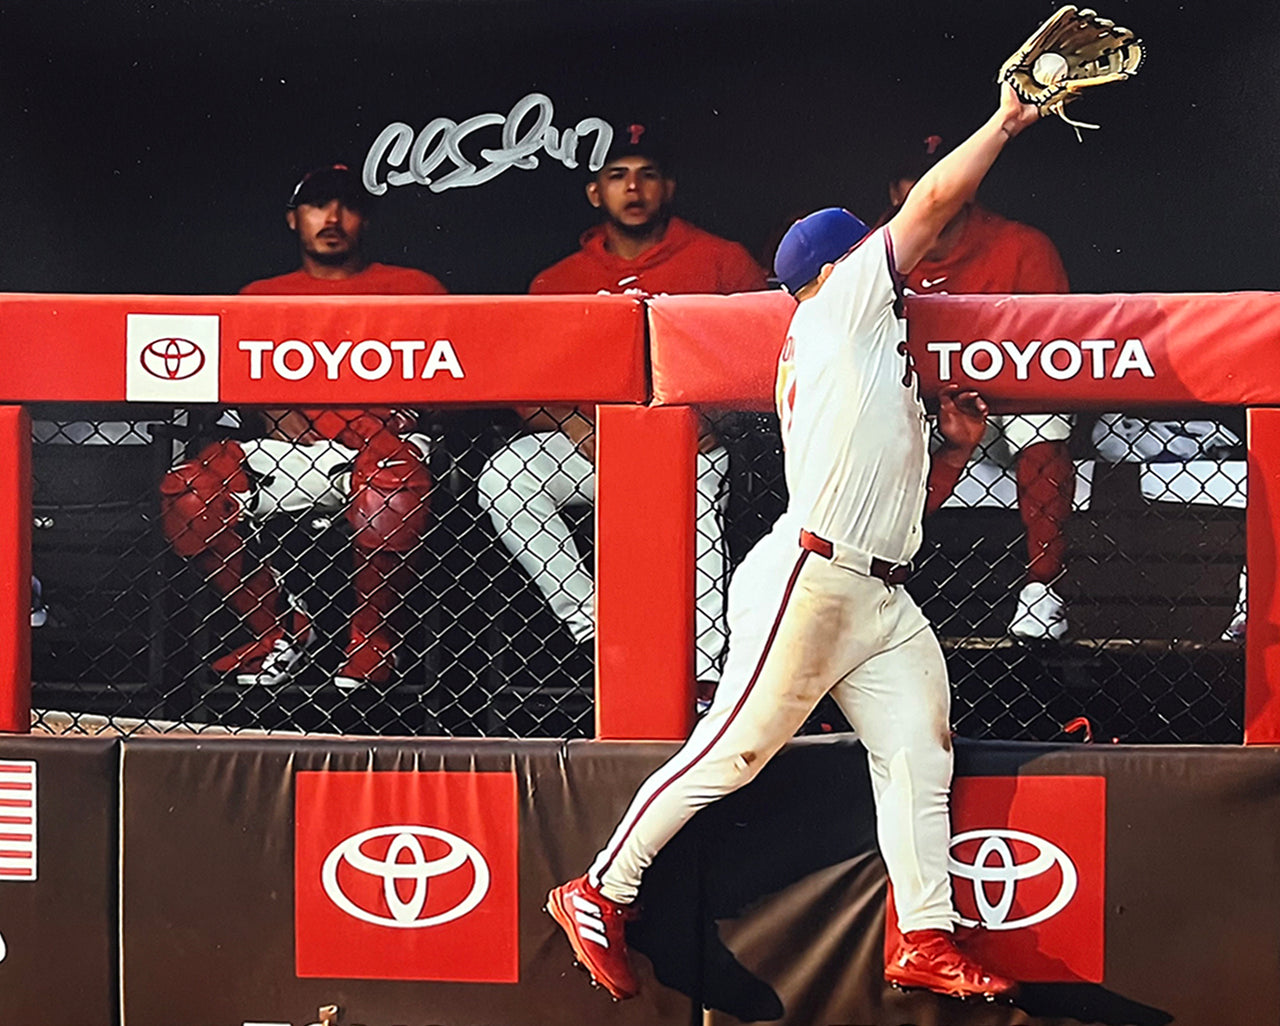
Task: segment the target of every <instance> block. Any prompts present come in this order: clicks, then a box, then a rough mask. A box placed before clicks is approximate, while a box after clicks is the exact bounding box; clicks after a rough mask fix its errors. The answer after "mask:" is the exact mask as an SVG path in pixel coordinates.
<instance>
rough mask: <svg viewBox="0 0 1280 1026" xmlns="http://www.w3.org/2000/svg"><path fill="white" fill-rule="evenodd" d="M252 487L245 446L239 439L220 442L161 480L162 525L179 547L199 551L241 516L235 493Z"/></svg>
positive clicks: (188, 552)
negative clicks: (246, 467) (246, 472)
mask: <svg viewBox="0 0 1280 1026" xmlns="http://www.w3.org/2000/svg"><path fill="white" fill-rule="evenodd" d="M248 490H249V478H248V475H246V474H245V471H244V449H242V448H241V447H240V444H239V443H238V442H214V443H213V444H212V445H210V446H207V447H206V448H205V449H203V450H202V451H201V452H200V454H199V455H198V456H197V457H196V458H195V459H193V460H188V461H187V462H186V463H181V464H179V465H178V466H176V467H174V468H173V469H172V470H171V471H169V473H167V474H165V476H164V477H163V478H162V479H161V481H160V524H161V526H162V527H163V529H164V533H165V537H166V538H168V539H169V543H170V544H171V545H172V546H173V550H174V551H175V552H176V553H178V555H180V556H195V555H198V554H199V553H201V552H204V551H205V550H206V549H208V548H209V546H210V545H211V544H212V543H213V540H214V539H215V538H216V537H217V536H218V535H219V534H221V533H222V532H223V531H225V530H227V529H228V528H230V527H232V526H234V525H235V523H236V522H237V521H238V520H239V519H240V512H241V505H240V499H239V498H238V497H237V496H236V494H235V493H236V492H247V491H248Z"/></svg>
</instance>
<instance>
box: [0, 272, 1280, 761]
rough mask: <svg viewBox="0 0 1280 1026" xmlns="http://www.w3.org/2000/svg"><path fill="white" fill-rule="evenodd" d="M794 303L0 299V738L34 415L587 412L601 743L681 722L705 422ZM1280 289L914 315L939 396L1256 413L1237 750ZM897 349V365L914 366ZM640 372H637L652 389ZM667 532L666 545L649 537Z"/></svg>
mask: <svg viewBox="0 0 1280 1026" xmlns="http://www.w3.org/2000/svg"><path fill="white" fill-rule="evenodd" d="M791 306H792V301H791V300H790V299H789V298H788V297H786V296H785V295H782V294H780V293H763V294H752V295H743V296H732V297H720V296H662V297H656V298H652V299H649V300H647V301H643V302H642V301H640V300H637V299H634V298H631V297H616V296H612V297H611V296H591V297H523V296H522V297H424V298H420V299H419V298H406V297H359V298H354V299H353V298H349V297H342V298H338V297H332V298H329V297H326V298H321V299H316V298H307V297H219V296H212V297H160V296H60V295H14V294H10V295H5V296H2V297H0V403H5V404H8V405H5V406H3V407H0V632H2V633H0V638H3V642H4V643H3V644H0V729H3V730H9V731H16V732H21V731H25V730H27V729H28V728H29V723H30V631H29V626H28V603H27V582H28V580H29V577H30V530H31V505H30V502H31V496H30V424H29V420H28V417H27V415H26V413H25V411H24V410H23V409H22V405H23V404H25V403H35V402H48V401H60V402H87V403H92V402H121V401H129V402H170V403H175V404H191V403H223V404H232V405H255V404H256V405H275V406H281V405H287V406H299V405H311V406H314V405H325V404H339V403H340V404H342V405H343V406H374V405H412V406H465V405H470V406H494V407H500V406H510V405H521V404H536V403H540V402H556V403H576V404H587V403H594V404H596V405H597V406H598V407H599V410H598V421H597V431H598V445H597V502H596V514H595V516H596V532H597V545H596V595H597V600H596V601H597V635H596V691H597V700H596V727H597V729H596V735H597V737H600V738H655V739H656V738H679V737H683V736H684V735H685V734H686V733H687V730H688V727H689V719H690V715H691V711H690V710H691V702H690V700H689V696H690V691H691V687H692V665H691V663H692V638H693V608H694V602H693V579H694V558H693V553H694V528H693V509H694V501H695V500H694V452H695V449H696V444H697V416H696V411H697V410H701V409H706V410H714V409H767V408H769V407H770V406H771V403H772V388H773V367H774V363H775V361H776V354H777V351H778V347H779V346H780V344H781V341H782V339H783V336H784V335H785V329H786V322H787V317H788V315H789V312H790V309H791ZM1277 313H1280V295H1277V294H1273V293H1232V294H1220V295H1219V294H1215V295H1162V294H1161V295H1149V294H1147V295H1107V296H1085V295H1078V296H1022V297H1007V296H967V297H928V298H915V299H912V300H910V301H909V302H908V305H907V314H908V317H909V323H910V338H909V353H910V362H911V363H912V364H913V367H914V370H915V371H916V372H917V373H918V374H919V376H920V379H921V387H922V389H923V391H924V394H925V395H930V394H932V392H933V391H935V390H936V388H937V386H938V384H939V382H940V381H941V380H955V381H959V382H962V383H968V384H972V385H974V386H975V387H978V388H980V389H981V390H982V392H983V394H984V395H986V396H987V397H988V399H989V400H990V401H991V403H992V406H993V408H994V409H996V410H998V411H1044V410H1103V409H1124V408H1126V407H1130V406H1150V405H1161V404H1177V405H1180V406H1188V405H1197V404H1205V405H1210V404H1212V405H1234V406H1246V407H1249V408H1250V409H1249V411H1248V425H1249V432H1248V446H1249V479H1250V480H1249V496H1248V514H1247V531H1248V543H1247V549H1248V563H1249V566H1250V568H1251V571H1250V574H1249V581H1248V587H1249V609H1250V621H1249V631H1248V638H1247V642H1246V697H1245V732H1244V736H1245V741H1246V743H1274V742H1277V741H1280V689H1278V688H1277V686H1276V683H1275V679H1276V677H1277V675H1280V631H1277V627H1276V625H1277V623H1278V622H1280V611H1277V610H1276V608H1275V597H1274V595H1275V590H1276V589H1275V579H1276V558H1277V556H1276V552H1277V544H1276V535H1277V524H1276V518H1277V515H1280V512H1278V510H1277V509H1273V504H1274V503H1275V500H1274V499H1273V498H1272V494H1273V493H1274V492H1275V490H1276V486H1275V481H1276V479H1277V476H1278V475H1280V411H1277V410H1272V409H1267V408H1266V407H1267V406H1270V405H1280V352H1277V350H1276V347H1275V344H1274V339H1273V337H1272V329H1271V327H1270V325H1271V323H1272V322H1273V320H1274V318H1275V317H1276V315H1277ZM905 348H906V347H904V356H903V360H904V372H905V371H906V367H907V362H908V356H907V352H906V351H905ZM647 371H648V373H647ZM656 525H661V529H655V526H656Z"/></svg>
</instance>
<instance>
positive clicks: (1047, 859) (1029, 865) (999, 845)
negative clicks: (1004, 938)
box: [947, 829, 1080, 930]
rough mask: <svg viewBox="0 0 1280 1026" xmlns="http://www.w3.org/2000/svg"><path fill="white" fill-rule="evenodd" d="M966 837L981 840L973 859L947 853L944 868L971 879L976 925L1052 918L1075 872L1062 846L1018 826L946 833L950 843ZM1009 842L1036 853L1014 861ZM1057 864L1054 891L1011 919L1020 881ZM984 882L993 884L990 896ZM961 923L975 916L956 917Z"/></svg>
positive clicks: (1004, 926)
mask: <svg viewBox="0 0 1280 1026" xmlns="http://www.w3.org/2000/svg"><path fill="white" fill-rule="evenodd" d="M966 841H981V842H982V843H981V844H979V845H978V847H977V851H976V852H975V853H974V856H973V861H972V862H960V861H958V860H957V859H956V858H955V857H954V856H952V855H948V857H947V863H948V868H949V869H950V870H951V874H952V875H953V876H957V877H960V878H961V879H964V880H971V881H972V882H973V899H974V904H975V905H976V906H977V909H978V915H979V916H980V917H981V925H982V926H985V927H986V928H987V929H988V930H1018V929H1021V928H1022V927H1024V926H1034V925H1035V924H1036V923H1043V922H1044V921H1045V920H1046V919H1051V918H1052V917H1054V916H1056V915H1057V914H1058V913H1059V912H1061V911H1062V910H1063V909H1064V908H1066V907H1067V904H1068V903H1069V902H1070V901H1071V899H1072V898H1073V897H1074V896H1075V893H1076V886H1077V884H1078V883H1079V881H1080V874H1079V873H1078V872H1076V867H1075V864H1074V863H1073V862H1072V861H1071V859H1070V857H1069V856H1068V855H1067V853H1066V852H1065V851H1063V850H1062V849H1061V848H1059V847H1058V846H1057V845H1056V844H1054V843H1053V842H1052V841H1046V840H1045V839H1044V838H1043V837H1037V836H1036V835H1035V834H1028V833H1024V832H1023V831H1021V830H998V829H997V830H968V831H965V832H964V833H962V834H956V836H955V837H953V838H951V848H952V850H954V849H955V848H956V847H957V846H958V845H961V844H964V843H965V842H966ZM1010 842H1018V843H1020V844H1022V845H1026V846H1028V847H1030V848H1033V849H1034V850H1035V856H1034V857H1033V858H1031V859H1030V860H1029V861H1026V862H1018V861H1017V859H1016V858H1015V857H1014V848H1013V845H1012V844H1011V843H1010ZM1055 866H1056V867H1057V868H1058V870H1059V871H1060V872H1061V874H1062V882H1061V884H1060V885H1059V887H1058V893H1057V894H1056V895H1055V896H1054V897H1053V899H1052V900H1051V901H1050V902H1049V903H1048V904H1047V905H1045V906H1044V907H1043V908H1042V909H1040V910H1039V911H1038V912H1033V913H1031V914H1030V915H1025V916H1022V917H1021V918H1020V919H1010V918H1009V912H1010V910H1011V909H1012V908H1013V899H1014V895H1015V893H1016V891H1017V887H1018V883H1019V881H1023V880H1032V879H1035V878H1036V877H1038V876H1041V875H1042V874H1044V873H1048V872H1050V871H1051V870H1052V869H1053V868H1054V867H1055ZM988 886H991V887H993V888H995V889H998V894H999V897H998V898H997V899H996V900H995V901H994V902H993V901H991V899H990V896H989V893H988V890H987V888H988ZM960 922H961V924H962V925H964V926H977V925H979V923H978V921H977V920H973V919H965V918H964V917H961V919H960Z"/></svg>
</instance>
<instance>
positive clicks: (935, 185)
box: [547, 84, 1040, 998]
mask: <svg viewBox="0 0 1280 1026" xmlns="http://www.w3.org/2000/svg"><path fill="white" fill-rule="evenodd" d="M1001 90H1002V93H1001V101H1000V106H999V108H998V109H997V110H996V112H995V113H994V114H993V115H992V116H991V117H990V118H989V119H988V120H987V122H986V123H985V124H984V125H983V126H982V127H981V128H979V129H978V130H977V131H976V132H975V133H974V134H973V135H972V136H970V137H969V138H968V139H967V140H965V141H964V142H963V143H961V144H960V145H959V146H958V147H957V148H956V149H955V150H953V151H952V152H951V153H950V154H948V155H947V156H946V157H945V158H943V159H942V160H941V161H940V162H939V163H938V164H937V165H935V166H934V167H933V168H932V169H931V170H930V171H929V172H928V173H927V174H926V175H925V176H924V177H923V178H922V179H921V180H920V181H919V183H918V184H917V185H916V187H915V188H914V189H913V190H912V192H911V195H910V196H909V197H907V199H906V201H905V202H904V203H903V205H902V209H901V210H900V211H899V212H898V213H897V215H896V216H895V217H894V218H893V219H892V220H891V221H890V222H889V223H888V224H887V225H885V226H884V227H883V228H880V229H878V230H876V231H873V232H868V230H867V228H866V226H865V225H864V224H863V223H862V222H861V221H859V220H858V219H857V218H856V217H854V216H853V215H852V214H850V213H848V212H847V211H844V210H840V209H837V208H831V209H827V210H821V211H819V212H817V213H815V214H810V215H809V216H808V217H805V218H803V219H801V220H799V221H797V222H796V223H795V224H794V225H792V227H791V228H790V230H789V231H788V232H787V234H786V235H785V237H784V238H783V239H782V242H781V244H780V245H779V247H778V252H777V258H776V261H775V270H776V271H777V274H778V277H779V279H780V281H781V282H782V283H783V285H784V286H785V288H786V289H787V291H788V292H790V293H791V294H792V295H793V296H795V298H796V300H797V301H798V304H797V308H796V312H795V314H794V316H793V318H792V321H791V326H790V328H789V330H788V333H787V339H786V343H785V346H784V347H783V350H782V354H781V357H780V360H779V364H778V376H777V391H776V397H777V406H778V413H779V416H780V418H781V422H782V434H783V441H784V444H785V448H786V479H787V487H788V491H789V493H790V501H789V505H788V508H787V510H786V512H785V513H784V514H783V516H782V517H781V518H780V519H779V520H778V522H777V523H776V524H775V526H774V527H773V529H772V531H771V532H770V533H769V534H768V535H767V536H766V537H765V538H763V539H762V540H761V541H760V542H759V543H758V544H757V545H756V547H755V548H754V549H753V550H752V552H751V553H750V555H749V556H748V557H747V558H746V560H745V561H744V562H743V564H742V565H741V567H740V568H739V569H738V571H737V573H736V574H735V576H734V579H733V582H732V584H731V585H730V588H729V614H728V616H729V637H730V641H729V652H728V658H727V663H726V666H725V669H724V674H723V676H722V679H721V682H720V686H719V689H718V690H717V692H716V696H715V701H714V702H713V704H712V706H711V709H710V711H709V712H708V713H707V715H706V716H705V717H704V718H703V719H702V720H701V721H700V722H699V723H698V724H697V726H696V727H695V729H694V731H693V733H692V735H691V736H690V738H689V740H688V741H687V742H686V743H685V745H684V746H683V747H682V748H681V749H680V751H679V752H677V753H676V755H675V756H673V757H672V758H671V759H670V760H669V761H668V762H667V763H666V764H665V765H663V766H662V767H661V768H659V769H658V770H657V771H655V772H654V774H653V775H652V776H650V777H649V779H648V780H647V781H645V783H644V784H643V785H642V786H641V787H640V789H639V791H638V792H637V794H636V796H635V798H634V799H633V801H632V803H631V806H630V808H629V809H628V810H627V812H626V814H625V815H624V816H623V817H622V821H621V822H620V823H619V824H618V826H617V829H616V830H615V831H614V834H613V836H612V837H611V838H610V839H609V841H608V843H607V844H606V845H605V847H604V848H603V849H602V850H601V851H600V853H599V854H598V855H597V856H596V858H595V861H594V862H593V863H592V864H591V868H590V870H589V871H588V872H587V874H586V875H585V876H582V877H579V878H577V879H575V880H571V881H569V882H568V883H566V884H563V885H561V886H559V887H556V888H554V889H553V890H552V891H551V893H550V894H549V895H548V897H547V910H548V911H549V912H550V913H551V915H552V916H553V917H554V918H555V921H556V922H557V923H558V924H559V925H560V926H561V927H562V928H563V929H564V931H565V933H566V934H567V935H568V938H569V942H570V944H571V945H572V946H573V950H574V952H575V953H576V955H577V957H578V959H579V960H580V961H581V962H582V964H583V965H584V966H585V967H586V968H587V969H588V970H589V971H590V973H591V975H592V976H593V977H594V978H595V980H596V981H597V982H598V983H600V984H602V985H603V986H605V987H606V988H607V989H608V990H609V992H610V993H611V994H613V995H614V996H615V997H616V998H627V997H631V996H632V995H633V994H635V993H636V990H637V983H636V979H635V976H634V974H633V972H632V968H631V964H630V958H629V955H628V952H627V943H626V933H625V927H626V923H627V921H628V919H630V918H632V916H633V915H634V910H633V902H634V901H635V898H636V895H637V892H638V890H639V887H640V879H641V875H642V874H643V873H644V871H645V869H646V867H647V866H648V865H649V864H650V862H652V860H653V858H654V856H655V855H656V854H657V852H658V851H659V850H660V849H661V848H662V846H663V845H664V844H666V843H667V841H668V840H670V839H671V838H672V837H673V836H674V835H675V834H676V833H677V832H678V831H679V829H680V828H681V827H682V826H683V825H684V824H685V823H686V822H687V821H688V820H689V819H690V818H691V817H692V816H693V815H694V813H695V812H697V810H698V809H699V808H701V807H703V806H704V805H707V804H709V803H711V802H712V801H714V800H715V799H717V798H720V797H722V796H724V795H726V794H729V793H730V792H732V791H734V790H736V789H737V788H740V787H742V786H743V785H745V784H747V783H749V782H750V781H751V780H752V779H754V778H755V775H756V774H757V773H759V772H760V770H761V769H762V768H763V767H764V766H765V764H766V763H768V761H769V760H770V759H771V758H772V757H773V755H774V754H775V753H776V752H777V751H778V750H779V749H780V748H781V747H782V746H783V744H785V743H786V741H787V740H788V739H789V738H791V737H792V735H793V734H794V733H795V732H796V730H797V728H799V727H800V726H801V725H802V724H803V723H804V721H805V718H806V717H807V716H808V715H809V713H810V711H811V710H812V709H813V708H814V706H815V705H816V704H817V703H818V701H819V699H821V698H822V697H823V696H824V695H825V694H826V693H827V692H831V693H832V695H833V697H834V698H835V700H836V701H837V702H838V703H839V705H840V707H841V709H842V710H843V712H844V714H845V716H846V717H847V718H848V720H849V723H850V724H851V725H852V726H853V728H854V730H855V731H856V732H857V734H858V735H859V736H860V737H861V739H862V742H863V744H864V745H865V746H866V749H867V755H868V759H869V763H870V767H871V778H872V785H873V789H874V796H875V803H876V813H877V831H878V839H879V844H880V850H881V853H882V855H883V857H884V861H885V865H886V867H887V869H888V873H889V878H890V880H891V881H892V883H893V888H894V899H895V901H896V904H897V911H898V925H899V928H900V929H901V931H902V937H903V939H902V942H901V946H900V947H899V948H898V950H897V951H896V952H894V953H893V955H892V958H890V960H889V962H888V964H887V966H886V968H885V978H886V980H888V981H889V982H890V983H893V984H896V985H899V986H905V987H922V988H927V989H929V990H933V991H937V992H939V993H942V994H948V995H952V996H956V997H967V996H971V995H983V996H986V997H988V998H994V997H997V996H1001V995H1008V994H1010V993H1012V992H1013V991H1014V990H1015V989H1016V984H1015V983H1014V981H1012V980H1009V979H1005V978H1003V977H1000V976H997V975H994V974H992V973H990V972H987V971H986V970H985V969H983V968H982V967H981V966H980V965H978V964H977V963H976V962H975V961H974V960H973V959H972V958H970V957H969V956H967V955H966V954H964V953H963V952H962V951H960V950H959V949H958V948H957V947H956V946H955V944H954V943H953V941H952V933H953V931H954V928H955V924H956V921H957V918H958V917H957V914H956V912H955V909H954V907H953V905H952V902H951V886H950V878H949V875H948V871H947V850H948V843H949V840H950V822H949V820H950V815H949V798H950V786H951V771H952V752H951V742H950V732H949V718H948V717H949V709H950V692H949V687H948V681H947V668H946V664H945V663H944V661H943V656H942V651H941V649H940V648H939V645H938V642H937V639H936V637H935V636H934V633H933V631H932V629H931V628H930V626H929V623H928V621H927V620H926V619H925V617H924V614H923V613H922V612H921V611H920V609H919V607H918V606H917V605H916V603H915V602H914V601H913V600H912V598H911V596H910V595H909V594H908V593H907V591H906V589H905V588H903V586H902V585H903V582H904V581H905V580H906V576H907V565H908V563H909V561H910V560H911V558H912V556H914V555H915V553H916V550H917V549H918V547H919V545H920V538H921V516H922V511H924V510H925V509H926V498H928V499H929V500H930V501H929V503H928V505H929V507H930V508H932V507H934V506H936V505H938V504H940V503H941V501H942V499H943V498H945V495H946V493H947V492H948V491H949V489H950V486H952V485H954V483H955V480H956V478H957V477H958V475H959V473H960V468H961V467H962V466H963V463H964V461H965V460H966V459H967V458H968V455H969V453H970V452H971V451H972V448H973V445H974V444H976V442H977V440H978V437H975V435H974V430H975V428H976V430H977V435H978V436H980V435H981V431H982V428H983V425H984V420H985V405H984V404H983V403H982V402H981V400H980V399H978V398H977V396H976V395H975V394H974V393H966V394H963V395H957V394H956V392H955V391H954V389H953V390H950V391H944V394H943V396H942V408H941V413H940V417H941V426H942V430H943V433H944V436H945V437H947V439H948V445H947V446H946V447H944V449H943V450H941V451H940V453H939V454H937V455H936V456H935V459H934V461H933V466H932V469H931V466H930V456H929V448H928V432H927V429H926V420H925V410H924V406H923V404H922V403H921V401H920V397H919V395H918V391H917V378H916V375H915V372H914V369H913V367H912V364H911V359H910V356H909V355H907V352H906V347H905V345H904V344H903V340H904V339H905V338H906V323H905V322H904V321H903V319H902V318H901V317H900V316H899V314H898V312H897V304H898V301H899V299H900V298H901V286H902V282H903V279H904V277H905V276H906V275H907V273H908V272H910V271H911V269H912V268H913V267H914V266H915V265H916V263H917V262H918V261H919V260H920V259H921V258H922V257H923V256H924V255H925V253H926V252H927V251H928V250H929V248H930V246H932V245H933V243H934V241H935V239H936V238H937V236H938V233H939V232H940V231H941V230H942V228H943V227H944V226H945V225H946V224H947V223H948V222H949V221H950V220H951V219H952V218H953V217H954V216H955V215H956V213H957V212H958V211H959V210H960V208H961V207H962V206H963V204H965V203H966V202H968V201H969V200H970V199H971V198H972V197H973V194H974V192H975V190H976V189H977V187H978V184H979V183H980V182H981V180H982V178H983V177H984V176H985V174H986V173H987V170H988V169H989V168H990V167H991V165H992V163H993V162H994V161H995V159H996V157H997V156H998V155H999V153H1000V152H1001V150H1002V149H1003V148H1004V146H1005V144H1006V143H1007V142H1008V141H1009V140H1010V139H1012V138H1013V137H1014V136H1016V135H1017V134H1018V133H1019V132H1021V131H1022V130H1023V129H1024V128H1026V127H1027V126H1028V125H1030V124H1032V123H1033V122H1034V121H1035V120H1036V119H1037V118H1038V117H1039V116H1040V111H1039V109H1038V108H1037V107H1036V106H1035V105H1034V104H1029V103H1023V102H1022V101H1021V100H1020V99H1019V98H1018V96H1017V94H1016V93H1015V92H1014V91H1013V90H1012V89H1011V88H1010V87H1009V86H1008V85H1007V84H1003V85H1002V86H1001Z"/></svg>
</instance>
